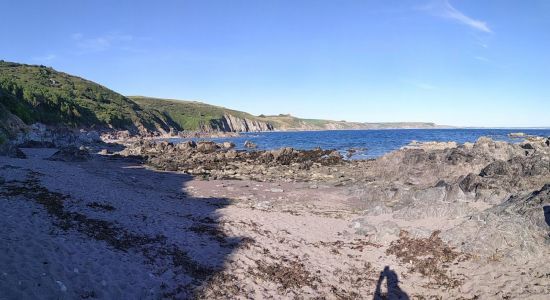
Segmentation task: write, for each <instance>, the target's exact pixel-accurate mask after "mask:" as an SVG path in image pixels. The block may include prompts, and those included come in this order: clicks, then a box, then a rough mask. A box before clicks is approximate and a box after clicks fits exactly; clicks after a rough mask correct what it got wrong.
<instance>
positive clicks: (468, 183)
mask: <svg viewBox="0 0 550 300" xmlns="http://www.w3.org/2000/svg"><path fill="white" fill-rule="evenodd" d="M480 183H481V182H480V178H479V176H477V175H476V174H473V173H470V174H468V175H466V177H464V178H463V179H462V180H461V181H460V182H459V184H458V186H459V187H460V189H462V191H464V192H465V193H471V192H474V191H475V190H476V188H477V187H478V186H479V185H480Z"/></svg>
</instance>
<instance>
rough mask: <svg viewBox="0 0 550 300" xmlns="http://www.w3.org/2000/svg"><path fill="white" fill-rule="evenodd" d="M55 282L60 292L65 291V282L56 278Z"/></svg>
mask: <svg viewBox="0 0 550 300" xmlns="http://www.w3.org/2000/svg"><path fill="white" fill-rule="evenodd" d="M55 283H57V285H58V286H59V289H60V290H61V291H62V292H66V291H67V287H66V286H65V284H63V282H61V281H59V280H56V281H55Z"/></svg>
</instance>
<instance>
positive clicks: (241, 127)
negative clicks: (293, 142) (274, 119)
mask: <svg viewBox="0 0 550 300" xmlns="http://www.w3.org/2000/svg"><path fill="white" fill-rule="evenodd" d="M212 123H213V126H212V129H214V130H220V131H225V132H259V131H273V130H274V128H273V125H272V124H271V123H269V122H262V121H259V120H254V119H248V118H239V117H236V116H233V115H230V114H225V115H224V116H223V117H222V118H221V119H219V120H213V121H212Z"/></svg>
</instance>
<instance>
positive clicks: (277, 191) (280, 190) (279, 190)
mask: <svg viewBox="0 0 550 300" xmlns="http://www.w3.org/2000/svg"><path fill="white" fill-rule="evenodd" d="M270 191H271V192H272V193H282V192H284V190H283V189H271V190H270Z"/></svg>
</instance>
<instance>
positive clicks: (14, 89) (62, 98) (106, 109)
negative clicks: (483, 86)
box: [0, 60, 435, 141]
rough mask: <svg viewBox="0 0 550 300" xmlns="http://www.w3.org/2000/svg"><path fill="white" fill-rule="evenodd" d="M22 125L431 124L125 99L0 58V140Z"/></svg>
mask: <svg viewBox="0 0 550 300" xmlns="http://www.w3.org/2000/svg"><path fill="white" fill-rule="evenodd" d="M21 120H22V122H21ZM23 122H24V123H25V124H32V123H35V122H40V123H44V124H47V125H56V126H69V127H73V128H82V127H86V128H97V129H107V128H113V129H127V130H130V131H133V132H135V133H137V132H141V133H144V132H150V133H151V132H169V131H171V130H176V131H181V130H192V131H194V130H226V131H227V130H231V131H244V130H270V129H272V128H274V129H276V130H327V129H365V128H403V127H405V128H411V127H417V128H431V127H434V126H435V125H434V124H431V123H354V122H345V121H328V120H317V119H301V118H297V117H293V116H291V115H289V114H286V115H285V114H281V115H277V116H265V115H260V116H253V115H251V114H249V113H245V112H241V111H236V110H231V109H227V108H224V107H220V106H214V105H209V104H205V103H201V102H195V101H180V100H167V99H157V98H151V97H139V96H135V97H125V96H123V95H121V94H118V93H116V92H114V91H112V90H110V89H108V88H106V87H104V86H101V85H99V84H97V83H94V82H91V81H89V80H86V79H83V78H80V77H76V76H72V75H69V74H66V73H62V72H58V71H56V70H54V69H52V68H50V67H45V66H36V65H26V64H19V63H12V62H5V61H1V60H0V141H1V140H5V139H6V138H10V137H12V136H13V135H14V132H16V131H17V129H18V128H19V127H21V124H23ZM267 125H269V126H267Z"/></svg>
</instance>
